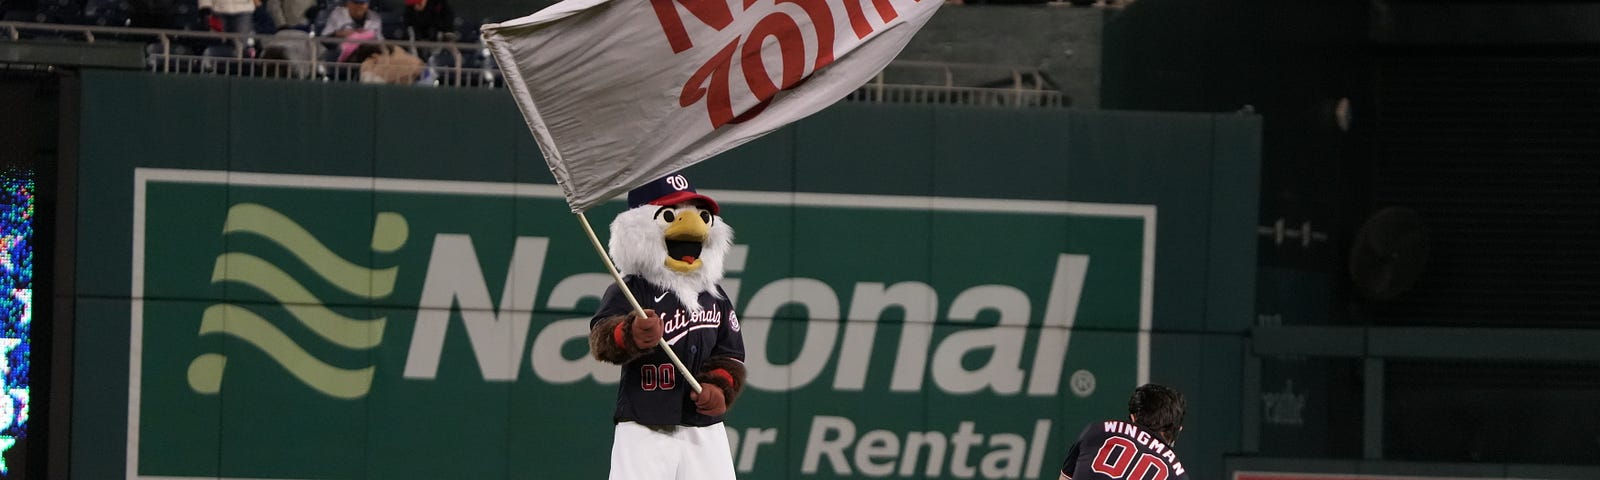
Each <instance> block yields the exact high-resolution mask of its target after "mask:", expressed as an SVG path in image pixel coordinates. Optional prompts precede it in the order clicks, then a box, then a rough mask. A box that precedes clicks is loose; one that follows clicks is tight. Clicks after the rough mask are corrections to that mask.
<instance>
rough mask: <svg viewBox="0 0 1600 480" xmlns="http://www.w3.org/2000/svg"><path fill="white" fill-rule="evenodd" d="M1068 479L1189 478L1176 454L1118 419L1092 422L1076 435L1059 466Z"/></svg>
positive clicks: (1140, 479) (1157, 438)
mask: <svg viewBox="0 0 1600 480" xmlns="http://www.w3.org/2000/svg"><path fill="white" fill-rule="evenodd" d="M1061 478H1063V479H1071V480H1189V473H1188V472H1186V471H1184V469H1183V462H1181V461H1178V453H1177V452H1174V451H1172V447H1170V446H1168V445H1167V444H1166V442H1162V441H1161V437H1159V436H1157V435H1156V434H1154V433H1150V432H1146V431H1144V429H1142V428H1139V427H1138V426H1137V425H1134V424H1132V423H1128V422H1125V421H1121V420H1106V421H1104V422H1100V423H1091V424H1089V427H1088V428H1085V429H1084V430H1083V434H1081V435H1078V441H1077V442H1076V443H1073V444H1072V449H1071V450H1068V451H1067V460H1066V461H1065V462H1063V463H1062V465H1061Z"/></svg>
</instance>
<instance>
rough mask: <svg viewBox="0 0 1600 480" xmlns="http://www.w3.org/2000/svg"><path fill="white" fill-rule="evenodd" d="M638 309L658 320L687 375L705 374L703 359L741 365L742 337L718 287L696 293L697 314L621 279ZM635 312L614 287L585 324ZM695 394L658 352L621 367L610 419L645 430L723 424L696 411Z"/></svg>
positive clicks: (642, 283) (644, 284) (634, 280)
mask: <svg viewBox="0 0 1600 480" xmlns="http://www.w3.org/2000/svg"><path fill="white" fill-rule="evenodd" d="M623 281H624V282H625V283H627V285H628V290H629V291H631V292H633V294H634V297H635V298H636V299H637V300H639V305H640V306H642V307H644V308H645V309H648V310H655V312H656V314H657V315H660V316H661V327H662V331H663V335H662V341H663V342H665V343H667V344H669V345H671V346H672V351H673V352H674V353H677V354H678V359H679V360H682V361H683V365H684V366H685V367H688V368H689V371H691V372H700V371H702V370H704V365H705V363H706V360H708V359H711V358H712V357H727V358H732V359H734V360H738V361H739V362H741V363H742V362H744V337H743V335H741V334H740V333H739V316H738V315H736V314H734V313H733V302H732V301H730V300H728V295H727V294H726V293H723V291H722V287H720V286H718V287H717V292H716V294H712V293H711V292H700V297H699V298H696V299H694V300H695V303H696V304H697V305H699V307H700V308H699V309H697V310H691V309H688V308H685V305H684V304H683V303H682V302H681V299H679V298H678V297H677V295H674V294H673V293H672V292H671V291H668V290H667V289H664V288H661V287H659V286H656V285H655V284H652V283H650V282H649V281H647V280H645V279H643V278H641V277H638V276H634V275H629V276H627V277H626V278H624V279H623ZM632 311H633V307H632V306H631V305H629V304H628V299H627V298H625V297H623V296H622V291H621V290H620V289H618V288H617V286H616V285H612V286H611V287H610V288H607V289H606V293H605V296H604V297H603V298H601V300H600V310H599V311H598V312H596V313H595V316H594V318H593V319H591V320H590V321H589V326H590V328H593V327H594V325H595V323H598V322H599V321H600V320H601V319H603V318H606V317H611V316H616V315H628V314H629V313H630V312H632ZM693 391H694V390H693V389H691V388H689V385H688V384H687V383H685V382H683V381H681V379H680V378H678V371H677V369H676V368H674V367H673V365H672V360H670V359H668V358H667V354H666V353H665V352H662V351H661V349H659V348H654V349H651V350H650V352H649V353H646V354H644V355H642V356H640V357H639V358H636V359H633V361H631V362H628V363H627V364H624V365H623V366H622V384H621V385H620V387H619V388H617V410H616V413H615V414H613V415H612V420H613V421H617V422H624V421H631V422H638V423H640V424H643V425H690V426H696V427H705V426H710V425H716V424H717V423H719V422H721V421H722V417H721V416H716V417H712V416H707V415H702V414H700V412H697V411H695V405H694V402H693V401H691V400H690V399H689V393H691V392H693Z"/></svg>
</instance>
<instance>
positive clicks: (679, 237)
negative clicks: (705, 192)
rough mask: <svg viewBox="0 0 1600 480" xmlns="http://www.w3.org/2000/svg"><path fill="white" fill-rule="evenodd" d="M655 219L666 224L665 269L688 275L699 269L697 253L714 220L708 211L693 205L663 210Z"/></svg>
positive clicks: (664, 232)
mask: <svg viewBox="0 0 1600 480" xmlns="http://www.w3.org/2000/svg"><path fill="white" fill-rule="evenodd" d="M656 215H657V216H656V218H657V219H659V220H665V221H666V223H667V228H666V230H665V231H663V232H662V238H663V239H665V240H666V243H667V258H666V265H667V268H669V269H672V270H673V271H676V272H679V273H689V272H693V271H695V270H697V269H699V268H700V250H701V249H702V248H703V247H704V246H705V242H706V239H707V238H710V237H711V222H713V221H715V218H716V217H714V216H712V215H711V212H710V211H708V210H703V209H701V208H700V207H698V206H694V205H679V206H678V207H676V208H674V207H662V209H661V211H660V212H657V214H656Z"/></svg>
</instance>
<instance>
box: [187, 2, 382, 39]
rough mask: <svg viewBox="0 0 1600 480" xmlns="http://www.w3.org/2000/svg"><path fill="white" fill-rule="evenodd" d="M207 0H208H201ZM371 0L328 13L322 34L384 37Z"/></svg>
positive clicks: (326, 35) (346, 4)
mask: <svg viewBox="0 0 1600 480" xmlns="http://www.w3.org/2000/svg"><path fill="white" fill-rule="evenodd" d="M201 1H206V0H201ZM369 1H370V0H345V2H344V6H343V7H338V8H334V9H333V13H329V14H328V24H327V25H325V26H323V27H322V36H324V37H339V38H351V37H352V36H355V37H357V38H351V39H352V40H358V39H360V37H367V36H368V35H371V37H369V38H372V39H382V38H383V19H381V18H378V14H377V13H376V12H373V11H372V9H370V8H368V7H369V5H368V3H367V2H369Z"/></svg>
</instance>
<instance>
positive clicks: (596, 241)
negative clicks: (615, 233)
mask: <svg viewBox="0 0 1600 480" xmlns="http://www.w3.org/2000/svg"><path fill="white" fill-rule="evenodd" d="M576 215H577V216H578V223H581V224H583V233H586V234H589V243H590V244H592V245H594V251H595V253H599V254H600V260H602V261H603V262H604V263H605V264H606V270H607V271H609V272H611V278H612V279H614V280H616V281H617V288H620V289H622V296H623V297H625V298H627V299H628V304H629V305H633V313H634V314H635V315H638V316H639V318H644V317H645V314H644V307H641V306H639V299H637V298H634V297H633V292H632V291H630V290H628V284H627V283H626V282H623V281H622V274H620V273H617V266H616V265H615V264H613V263H611V255H608V254H606V249H605V247H602V246H600V237H598V236H596V235H595V234H594V227H590V226H589V217H585V216H583V212H577V213H576ZM628 341H630V342H631V341H633V340H632V337H631V336H630V337H629V340H628ZM658 346H660V347H661V351H663V352H667V358H669V359H671V360H672V365H673V366H675V367H678V373H679V374H681V375H682V376H683V379H684V380H687V381H688V382H689V388H693V389H694V393H700V382H698V381H696V380H695V379H694V372H690V371H689V367H685V366H683V361H682V360H679V359H678V354H677V352H673V351H672V346H671V345H667V342H666V339H662V341H661V343H660V344H659V345H658Z"/></svg>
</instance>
